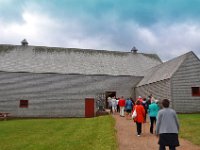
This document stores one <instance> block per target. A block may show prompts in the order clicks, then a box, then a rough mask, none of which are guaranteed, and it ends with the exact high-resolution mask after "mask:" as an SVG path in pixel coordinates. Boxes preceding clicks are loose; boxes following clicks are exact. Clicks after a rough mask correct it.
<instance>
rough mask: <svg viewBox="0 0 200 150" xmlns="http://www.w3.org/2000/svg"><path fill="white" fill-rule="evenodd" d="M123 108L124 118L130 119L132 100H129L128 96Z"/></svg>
mask: <svg viewBox="0 0 200 150" xmlns="http://www.w3.org/2000/svg"><path fill="white" fill-rule="evenodd" d="M125 109H126V119H130V118H131V112H132V109H133V102H132V101H131V99H130V98H128V99H127V100H126V104H125Z"/></svg>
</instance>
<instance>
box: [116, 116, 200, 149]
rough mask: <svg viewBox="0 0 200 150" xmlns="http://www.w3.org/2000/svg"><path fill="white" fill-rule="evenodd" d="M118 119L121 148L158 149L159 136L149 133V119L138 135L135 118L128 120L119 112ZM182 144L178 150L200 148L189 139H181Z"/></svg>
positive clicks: (117, 128) (117, 126)
mask: <svg viewBox="0 0 200 150" xmlns="http://www.w3.org/2000/svg"><path fill="white" fill-rule="evenodd" d="M113 117H114V118H115V120H116V125H115V128H116V130H117V138H118V143H119V150H158V149H159V145H158V144H157V143H158V138H157V137H156V136H155V135H152V134H150V133H149V126H150V124H149V121H147V123H145V124H143V125H142V135H141V136H140V137H138V136H137V135H136V125H135V123H134V122H133V120H127V119H126V118H125V117H120V116H119V115H118V114H116V115H113ZM179 142H180V145H181V146H179V147H177V150H200V147H199V146H196V145H194V144H192V143H190V142H189V141H186V140H183V139H179Z"/></svg>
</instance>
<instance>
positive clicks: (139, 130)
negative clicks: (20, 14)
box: [136, 122, 142, 135]
mask: <svg viewBox="0 0 200 150" xmlns="http://www.w3.org/2000/svg"><path fill="white" fill-rule="evenodd" d="M136 126H137V133H138V135H140V134H141V133H142V123H139V122H136Z"/></svg>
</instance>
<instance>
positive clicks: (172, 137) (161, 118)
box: [156, 99, 179, 150]
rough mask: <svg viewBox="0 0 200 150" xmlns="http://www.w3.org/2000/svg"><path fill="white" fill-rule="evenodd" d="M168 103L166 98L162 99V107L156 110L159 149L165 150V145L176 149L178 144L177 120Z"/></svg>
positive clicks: (171, 149)
mask: <svg viewBox="0 0 200 150" xmlns="http://www.w3.org/2000/svg"><path fill="white" fill-rule="evenodd" d="M169 103H170V101H169V100H168V99H164V100H163V101H162V105H163V109H161V110H160V111H159V112H158V117H157V122H156V135H159V141H158V144H159V145H160V149H159V150H166V148H165V147H166V146H169V149H170V150H176V147H177V146H179V140H178V133H179V122H178V118H177V116H176V112H175V111H174V110H173V109H171V108H169Z"/></svg>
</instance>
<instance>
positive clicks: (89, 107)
mask: <svg viewBox="0 0 200 150" xmlns="http://www.w3.org/2000/svg"><path fill="white" fill-rule="evenodd" d="M85 117H86V118H90V117H94V98H86V99H85Z"/></svg>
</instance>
